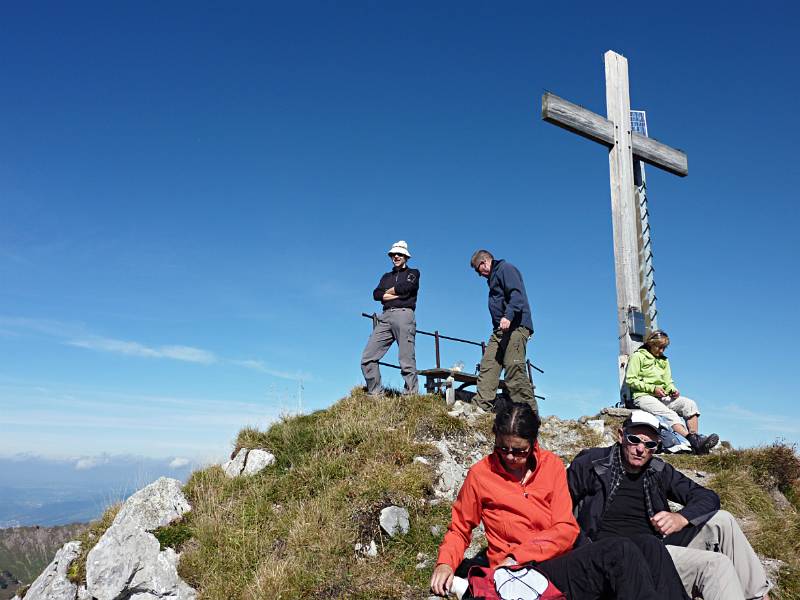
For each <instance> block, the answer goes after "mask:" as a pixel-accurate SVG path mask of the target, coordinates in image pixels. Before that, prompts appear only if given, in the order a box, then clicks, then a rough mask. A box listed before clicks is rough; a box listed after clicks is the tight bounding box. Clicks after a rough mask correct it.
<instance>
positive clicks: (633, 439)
mask: <svg viewBox="0 0 800 600" xmlns="http://www.w3.org/2000/svg"><path fill="white" fill-rule="evenodd" d="M625 441H626V442H628V443H629V444H630V445H631V446H638V445H639V444H644V447H645V448H647V449H648V450H655V449H656V448H658V442H656V441H653V440H643V439H642V438H640V437H639V436H638V435H633V434H632V433H626V434H625Z"/></svg>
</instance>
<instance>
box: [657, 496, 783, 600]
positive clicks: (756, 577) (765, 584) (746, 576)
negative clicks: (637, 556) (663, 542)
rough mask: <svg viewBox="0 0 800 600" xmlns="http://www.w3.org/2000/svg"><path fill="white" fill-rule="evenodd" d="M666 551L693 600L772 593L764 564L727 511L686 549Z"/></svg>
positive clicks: (735, 599) (740, 599) (748, 599)
mask: <svg viewBox="0 0 800 600" xmlns="http://www.w3.org/2000/svg"><path fill="white" fill-rule="evenodd" d="M667 551H668V552H669V554H670V556H671V557H672V562H674V563H675V569H677V571H678V575H680V577H681V581H683V587H684V588H685V589H686V592H687V593H688V594H689V595H690V596H691V597H692V598H695V597H696V596H695V595H693V594H698V595H699V596H700V597H701V598H703V600H752V599H753V598H761V597H762V596H764V594H766V593H767V592H768V591H769V589H770V584H769V581H767V574H766V572H765V571H764V567H763V566H762V565H761V561H760V560H758V556H756V553H755V551H754V550H753V547H752V546H751V545H750V542H748V541H747V538H746V537H745V536H744V533H742V530H741V529H740V527H739V524H738V523H737V522H736V519H734V518H733V515H731V513H729V512H728V511H725V510H720V511H717V513H716V514H715V515H714V516H713V517H711V519H710V520H709V521H708V523H706V524H705V525H704V526H703V527H702V529H700V533H698V534H697V536H696V537H695V538H694V539H693V540H692V541H691V542H690V543H689V545H688V546H687V547H685V548H684V547H683V546H670V545H667Z"/></svg>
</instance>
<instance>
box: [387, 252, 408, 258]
mask: <svg viewBox="0 0 800 600" xmlns="http://www.w3.org/2000/svg"><path fill="white" fill-rule="evenodd" d="M395 256H405V254H400V253H399V252H392V253H391V254H390V255H389V258H394V257H395Z"/></svg>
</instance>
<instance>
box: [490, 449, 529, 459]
mask: <svg viewBox="0 0 800 600" xmlns="http://www.w3.org/2000/svg"><path fill="white" fill-rule="evenodd" d="M494 451H495V452H499V453H500V454H504V455H506V454H513V455H514V456H516V457H517V458H520V457H523V456H528V454H530V453H531V449H530V448H506V447H505V446H495V447H494Z"/></svg>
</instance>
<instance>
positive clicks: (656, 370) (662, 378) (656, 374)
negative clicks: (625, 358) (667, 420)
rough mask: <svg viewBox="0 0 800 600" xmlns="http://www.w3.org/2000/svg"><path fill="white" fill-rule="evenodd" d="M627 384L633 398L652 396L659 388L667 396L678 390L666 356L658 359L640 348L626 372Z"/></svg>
mask: <svg viewBox="0 0 800 600" xmlns="http://www.w3.org/2000/svg"><path fill="white" fill-rule="evenodd" d="M625 383H627V384H628V387H629V388H630V389H631V392H633V397H634V398H638V397H639V396H646V395H652V394H653V392H654V391H655V389H656V388H657V387H660V388H661V389H662V390H664V391H665V392H666V393H667V394H670V393H672V392H674V391H675V390H676V389H677V388H676V387H675V384H674V383H673V382H672V370H671V369H670V368H669V360H668V359H667V357H666V356H664V357H662V358H656V357H655V356H653V355H652V354H650V352H649V351H648V350H647V349H645V348H639V349H638V350H637V351H636V352H634V353H633V354H632V355H631V360H630V362H629V363H628V370H627V371H626V372H625Z"/></svg>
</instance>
